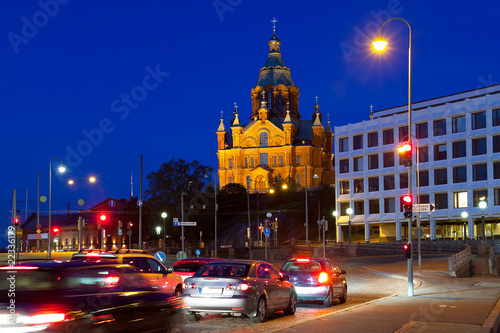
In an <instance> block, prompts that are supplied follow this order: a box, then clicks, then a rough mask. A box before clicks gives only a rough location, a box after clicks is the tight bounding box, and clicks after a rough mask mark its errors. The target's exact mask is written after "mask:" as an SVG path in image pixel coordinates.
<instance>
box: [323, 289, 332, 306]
mask: <svg viewBox="0 0 500 333" xmlns="http://www.w3.org/2000/svg"><path fill="white" fill-rule="evenodd" d="M323 304H324V305H325V306H326V307H327V308H329V307H330V306H332V305H333V290H332V288H330V290H328V297H327V298H326V299H325V300H324V301H323Z"/></svg>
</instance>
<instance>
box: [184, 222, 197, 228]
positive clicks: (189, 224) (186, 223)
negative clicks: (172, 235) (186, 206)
mask: <svg viewBox="0 0 500 333" xmlns="http://www.w3.org/2000/svg"><path fill="white" fill-rule="evenodd" d="M181 225H182V226H183V227H196V222H181Z"/></svg>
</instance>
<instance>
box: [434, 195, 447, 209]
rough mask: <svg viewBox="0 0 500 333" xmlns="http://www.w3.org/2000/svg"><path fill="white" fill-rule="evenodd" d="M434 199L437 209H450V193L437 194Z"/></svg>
mask: <svg viewBox="0 0 500 333" xmlns="http://www.w3.org/2000/svg"><path fill="white" fill-rule="evenodd" d="M434 198H435V199H434V202H435V203H436V209H448V193H436V194H435V195H434Z"/></svg>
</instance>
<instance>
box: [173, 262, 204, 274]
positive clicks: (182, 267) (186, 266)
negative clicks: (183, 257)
mask: <svg viewBox="0 0 500 333" xmlns="http://www.w3.org/2000/svg"><path fill="white" fill-rule="evenodd" d="M205 264H206V263H205V262H200V261H186V262H179V263H177V264H175V265H174V266H172V269H173V270H174V272H189V273H195V272H197V271H198V270H199V269H200V268H201V267H203V265H205Z"/></svg>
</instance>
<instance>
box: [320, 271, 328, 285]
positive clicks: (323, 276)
mask: <svg viewBox="0 0 500 333" xmlns="http://www.w3.org/2000/svg"><path fill="white" fill-rule="evenodd" d="M318 282H319V283H325V282H328V274H326V273H325V272H321V273H320V274H319V276H318Z"/></svg>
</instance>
